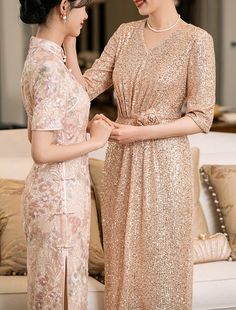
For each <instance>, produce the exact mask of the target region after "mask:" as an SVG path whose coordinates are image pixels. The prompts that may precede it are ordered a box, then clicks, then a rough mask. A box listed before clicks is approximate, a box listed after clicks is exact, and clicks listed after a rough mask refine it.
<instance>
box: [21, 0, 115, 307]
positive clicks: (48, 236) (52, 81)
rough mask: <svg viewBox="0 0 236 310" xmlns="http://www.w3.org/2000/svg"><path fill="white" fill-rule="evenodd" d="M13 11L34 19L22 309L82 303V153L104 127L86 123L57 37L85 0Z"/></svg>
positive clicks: (28, 2)
mask: <svg viewBox="0 0 236 310" xmlns="http://www.w3.org/2000/svg"><path fill="white" fill-rule="evenodd" d="M20 2H21V19H22V20H23V22H25V23H28V24H29V23H33V24H35V23H38V24H39V30H38V33H37V36H36V37H32V38H31V41H30V48H29V53H28V56H27V59H26V62H25V66H24V70H23V73H22V96H23V101H24V106H25V109H26V111H27V115H28V125H29V126H28V132H29V139H30V140H31V143H32V155H33V159H34V161H35V163H34V165H33V167H32V169H31V171H30V173H29V175H28V177H27V180H26V185H25V189H24V194H23V207H24V228H25V233H26V239H27V270H28V292H27V294H28V309H29V310H39V309H43V310H46V309H47V310H51V309H53V310H62V309H69V310H78V309H79V310H86V309H87V280H88V275H87V274H88V242H89V231H90V184H89V172H88V159H87V153H88V152H90V151H93V150H95V149H97V148H99V147H102V146H103V145H104V144H105V143H106V141H107V139H108V138H109V135H110V133H111V127H109V126H107V124H106V123H105V122H104V121H103V122H102V121H94V122H92V124H91V126H90V134H91V139H90V140H88V141H86V128H87V122H88V115H89V108H90V101H89V97H88V94H87V93H86V92H85V90H84V88H83V87H82V86H81V85H80V84H79V83H78V81H77V80H76V79H75V78H74V76H73V74H72V73H71V72H70V71H69V70H68V69H67V67H66V66H65V64H64V62H63V58H64V52H63V49H62V47H61V45H62V43H63V41H64V42H65V38H66V37H67V36H68V35H69V36H73V37H76V36H78V35H79V33H80V30H81V28H82V23H83V22H84V19H86V18H87V14H86V11H85V5H86V4H87V2H88V1H87V0H82V1H80V0H79V1H78V0H77V1H74V0H71V1H67V0H58V1H55V0H41V1H39V0H37V1H36V0H21V1H20Z"/></svg>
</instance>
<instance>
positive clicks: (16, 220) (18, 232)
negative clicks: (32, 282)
mask: <svg viewBox="0 0 236 310" xmlns="http://www.w3.org/2000/svg"><path fill="white" fill-rule="evenodd" d="M23 188H24V182H23V181H16V180H7V179H5V180H4V179H0V202H1V203H0V251H1V260H0V275H9V274H14V273H16V274H24V273H25V272H26V243H25V237H24V232H23V215H22V208H21V194H22V191H23Z"/></svg>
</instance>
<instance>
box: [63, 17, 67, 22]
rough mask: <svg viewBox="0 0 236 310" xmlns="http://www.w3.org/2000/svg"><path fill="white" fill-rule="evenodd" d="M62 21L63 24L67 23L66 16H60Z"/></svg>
mask: <svg viewBox="0 0 236 310" xmlns="http://www.w3.org/2000/svg"><path fill="white" fill-rule="evenodd" d="M62 20H63V22H64V23H66V21H67V16H66V15H62Z"/></svg>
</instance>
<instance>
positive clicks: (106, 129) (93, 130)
mask: <svg viewBox="0 0 236 310" xmlns="http://www.w3.org/2000/svg"><path fill="white" fill-rule="evenodd" d="M113 128H114V127H113V126H110V125H109V124H108V123H107V122H105V121H104V120H102V119H98V120H94V121H93V122H92V124H91V127H90V137H91V138H90V140H91V141H92V142H94V143H95V144H96V145H97V146H98V147H103V146H104V145H105V144H106V143H107V141H108V139H109V137H110V134H111V132H112V129H113Z"/></svg>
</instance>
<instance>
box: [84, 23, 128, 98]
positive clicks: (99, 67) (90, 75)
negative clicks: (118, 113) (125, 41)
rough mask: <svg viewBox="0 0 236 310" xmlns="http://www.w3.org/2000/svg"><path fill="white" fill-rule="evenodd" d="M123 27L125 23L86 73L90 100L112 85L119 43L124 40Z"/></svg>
mask: <svg viewBox="0 0 236 310" xmlns="http://www.w3.org/2000/svg"><path fill="white" fill-rule="evenodd" d="M122 29H123V25H121V26H120V27H119V28H118V29H117V31H116V32H115V33H114V34H113V36H112V37H111V38H110V40H109V41H108V43H107V45H106V47H105V48H104V51H103V53H102V54H101V56H100V58H99V59H97V60H96V61H95V62H94V64H93V66H92V67H91V68H90V69H88V70H87V71H86V72H85V73H84V79H85V84H86V86H85V87H86V90H87V92H88V94H89V97H90V100H92V99H94V98H96V97H97V96H98V95H99V94H101V93H102V92H104V91H105V90H106V89H108V88H109V87H110V86H112V83H113V82H112V74H113V69H114V65H115V61H116V56H117V53H118V49H119V45H120V44H121V41H122V40H121V38H122Z"/></svg>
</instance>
